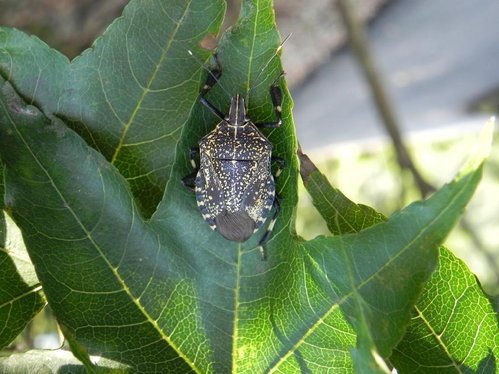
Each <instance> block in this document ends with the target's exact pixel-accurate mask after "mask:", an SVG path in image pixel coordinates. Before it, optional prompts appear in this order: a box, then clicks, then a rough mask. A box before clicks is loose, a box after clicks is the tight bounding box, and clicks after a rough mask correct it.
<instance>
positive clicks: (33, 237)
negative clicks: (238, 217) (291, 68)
mask: <svg viewBox="0 0 499 374" xmlns="http://www.w3.org/2000/svg"><path fill="white" fill-rule="evenodd" d="M222 12H223V4H222V3H221V2H220V1H203V2H202V1H190V2H183V1H169V2H166V1H151V2H141V1H132V2H131V3H130V4H129V6H128V7H127V9H126V11H125V13H124V16H123V17H122V18H121V19H119V20H118V21H116V22H115V23H113V25H111V26H110V27H109V29H108V30H107V32H106V34H105V35H104V36H103V37H102V38H101V39H100V40H98V41H97V42H96V44H95V45H94V47H93V48H92V49H91V50H89V51H87V52H85V53H84V54H83V55H82V56H81V57H79V58H78V59H76V60H75V61H74V62H72V64H71V65H69V66H66V65H64V66H65V67H64V68H61V76H60V79H61V80H62V81H63V82H62V83H57V87H59V86H60V87H62V88H61V91H57V90H53V91H50V90H49V91H50V92H59V95H61V96H60V97H54V98H53V100H55V101H56V102H57V106H56V107H55V109H54V106H53V105H52V104H51V102H52V101H51V100H48V102H47V103H45V102H44V101H43V100H42V99H41V98H38V96H37V91H36V90H35V89H34V88H33V87H34V86H33V85H28V84H24V83H23V82H30V81H32V79H34V77H35V76H36V74H33V76H30V73H29V72H25V73H23V74H25V75H23V74H21V77H22V76H24V77H25V78H26V77H27V78H26V79H24V80H23V79H21V78H20V77H19V74H15V73H9V74H5V73H3V74H2V77H3V79H2V82H1V89H2V96H1V101H0V153H1V157H2V160H3V162H4V163H5V165H6V169H7V176H6V187H7V188H6V205H7V206H8V207H9V209H11V210H12V213H13V216H14V218H15V220H16V222H17V223H18V224H19V226H20V227H21V228H22V229H23V234H24V238H25V241H26V243H27V247H28V250H29V252H30V256H31V258H32V260H33V263H34V264H35V267H36V269H37V273H38V275H39V278H40V281H41V282H42V284H43V287H44V291H45V292H46V294H47V298H48V301H49V303H50V304H51V306H52V308H53V310H54V313H55V314H56V316H57V318H58V320H59V321H60V323H61V324H62V325H63V326H64V328H65V330H67V334H68V335H70V336H71V338H72V339H73V338H74V339H76V340H77V341H78V343H79V344H81V345H82V346H85V347H87V348H88V350H89V351H90V353H95V354H100V355H102V356H103V357H106V358H109V359H111V360H115V361H118V362H120V363H122V364H124V365H127V366H129V367H131V368H132V370H134V371H139V372H142V373H145V372H190V371H196V372H217V373H218V372H230V371H232V372H251V373H254V372H267V371H268V372H277V371H280V372H297V371H300V370H301V371H307V370H312V371H319V370H324V369H328V370H331V371H332V372H340V371H345V372H350V371H351V369H352V367H353V362H352V358H351V349H352V347H354V346H355V344H356V329H359V324H356V323H355V319H356V318H357V317H358V316H359V313H363V314H362V315H363V318H364V319H363V321H364V323H367V324H372V323H375V324H376V325H377V326H378V328H376V329H373V330H372V331H371V332H370V337H371V338H372V341H373V342H374V344H375V345H376V348H377V350H378V351H379V352H380V354H381V355H382V356H383V357H385V358H386V357H388V356H389V354H390V353H391V351H392V349H393V348H394V347H395V345H396V343H397V342H398V341H399V340H400V339H401V338H402V335H403V333H404V331H405V326H406V324H407V323H408V322H409V317H410V312H411V306H412V303H414V302H415V299H416V297H417V296H418V294H419V291H420V290H421V288H422V287H423V282H424V280H426V279H427V278H428V277H429V275H430V273H431V271H432V270H433V268H434V266H435V260H436V247H437V245H438V244H439V243H440V242H441V241H442V240H443V238H444V237H445V234H446V233H447V232H448V231H449V230H450V228H451V227H452V224H453V223H454V222H455V220H456V218H457V216H458V215H459V213H460V211H461V209H462V207H463V206H464V205H465V204H466V202H467V200H468V199H469V197H470V195H471V193H472V191H473V189H474V186H475V185H476V183H477V181H478V179H479V175H480V173H479V171H473V172H470V174H469V175H467V176H465V177H463V178H461V179H460V180H459V181H458V182H456V183H454V184H452V185H450V186H448V187H446V188H445V189H443V190H442V191H441V192H440V193H438V194H436V195H435V197H434V198H432V199H431V200H429V201H428V202H426V203H424V204H416V205H413V206H411V207H409V208H408V209H406V210H404V211H403V212H401V213H400V214H398V215H397V216H396V217H394V218H393V219H391V220H390V221H389V222H387V223H383V224H379V225H376V226H375V227H373V228H372V229H369V230H365V231H363V232H361V233H359V234H356V235H345V236H339V237H335V238H326V237H321V238H317V239H316V240H313V241H310V242H303V241H301V240H300V239H299V238H297V237H296V236H295V234H294V227H293V215H294V209H295V206H296V200H297V187H296V185H297V172H298V162H297V159H296V156H295V154H296V148H297V147H296V138H295V134H294V128H293V124H292V119H291V114H290V113H291V99H290V98H289V95H288V94H287V92H286V90H285V84H284V82H281V87H282V88H283V90H284V93H285V97H284V102H283V113H284V118H283V120H284V123H283V126H282V127H281V128H279V129H275V130H269V131H266V132H265V134H266V135H268V137H269V139H270V140H271V141H272V142H273V144H274V145H275V148H274V153H275V154H276V155H279V156H282V157H284V158H285V159H286V162H287V168H286V169H285V170H284V172H283V173H282V174H281V176H280V177H279V179H278V181H277V190H278V191H279V193H280V194H281V196H282V211H281V214H280V215H279V219H278V222H277V225H276V227H275V229H274V235H273V238H272V240H271V241H270V242H269V245H268V248H267V251H268V257H269V260H268V261H266V262H262V261H260V259H259V254H258V250H257V248H256V243H257V241H258V239H259V235H261V233H259V234H257V235H255V237H253V238H252V239H251V240H249V241H248V242H247V243H244V244H243V245H239V244H235V243H230V242H227V241H226V240H225V239H223V238H222V237H220V236H219V235H218V234H217V233H216V232H213V231H211V229H210V228H209V227H208V225H206V223H205V222H203V220H202V217H201V216H200V214H199V212H198V211H197V208H196V204H195V201H194V197H193V196H192V194H191V193H190V192H189V191H186V190H185V189H183V187H182V186H181V183H180V180H181V178H182V177H183V176H184V175H185V174H187V173H189V172H190V170H189V162H188V161H187V158H186V152H187V149H188V148H189V147H190V146H193V145H195V144H196V142H197V141H198V140H199V138H200V136H202V135H204V134H205V133H206V132H207V131H209V130H210V129H211V128H213V126H214V125H215V123H216V118H214V117H213V115H211V114H210V113H209V112H207V111H205V110H203V109H202V108H201V107H200V106H199V105H197V106H194V103H195V102H196V98H197V90H198V88H199V86H200V85H201V84H202V83H201V74H200V72H201V68H200V67H199V65H197V64H196V62H195V61H194V60H193V59H191V58H190V57H189V55H188V54H187V53H186V51H187V49H189V50H193V52H194V53H195V54H196V55H198V56H201V58H204V57H205V56H206V52H202V51H201V50H200V48H199V47H198V46H197V44H198V43H199V42H200V41H201V39H202V38H203V37H204V36H205V35H206V34H207V33H212V32H214V31H215V30H216V28H217V27H218V25H219V23H220V16H221V14H222ZM279 42H280V37H279V35H278V32H277V30H276V28H275V22H274V15H273V10H272V3H271V1H270V0H252V1H250V0H247V1H244V2H243V6H242V9H241V14H240V19H239V22H238V24H237V25H236V26H235V27H234V28H233V29H231V30H230V31H229V32H227V33H226V34H225V35H224V36H223V38H222V40H221V42H220V45H219V48H218V52H219V58H220V61H221V64H222V67H223V75H222V78H221V80H220V82H219V84H218V85H217V86H216V87H215V88H214V89H213V90H212V92H210V94H209V99H210V100H211V101H212V102H213V103H214V104H215V105H216V106H217V107H219V108H220V109H221V110H222V111H225V110H226V109H227V106H228V102H229V100H230V95H234V94H236V93H240V94H242V95H245V96H246V98H247V104H248V109H249V115H250V116H251V118H252V119H253V120H254V121H261V120H268V119H270V118H271V116H272V115H273V111H272V108H271V104H270V98H269V92H268V88H269V86H270V84H271V83H272V82H273V81H274V80H275V79H276V78H277V77H278V76H279V75H280V73H281V70H282V67H281V65H280V62H279V60H278V58H272V57H273V56H274V55H275V54H276V51H277V48H278V46H279ZM12 58H13V59H14V57H12ZM57 58H59V57H57ZM35 60H36V59H35ZM64 64H66V63H64ZM1 66H2V68H3V67H4V66H5V65H4V64H2V65H1ZM9 66H16V64H11V65H9ZM34 66H36V64H35V65H34ZM34 71H35V72H36V71H37V70H34ZM39 71H40V70H38V72H39ZM30 77H31V78H30ZM28 78H30V79H28ZM35 87H36V86H35ZM16 90H17V92H19V93H21V96H22V98H21V97H19V96H18V95H17V93H16ZM31 103H35V104H37V106H38V107H39V108H41V109H43V112H41V111H39V110H38V109H37V108H36V107H34V106H30V105H29V104H31ZM193 108H194V109H193ZM63 121H64V122H63ZM68 124H69V125H70V127H71V128H73V129H74V130H76V132H75V131H73V130H71V129H69V128H68V127H67V125H68ZM78 134H79V135H78ZM83 139H85V140H83ZM89 145H90V146H91V147H89ZM92 147H93V148H92ZM163 192H164V194H163V197H162V199H160V198H158V196H159V195H160V193H163ZM159 200H161V201H160V204H159V206H158V207H157V209H156V210H155V213H154V214H153V215H152V217H151V219H150V220H146V219H147V217H149V214H150V213H151V212H152V211H154V209H155V208H156V203H157V202H158V201H159ZM415 222H416V223H415ZM408 275H411V276H408ZM361 302H362V303H361ZM345 316H346V317H345Z"/></svg>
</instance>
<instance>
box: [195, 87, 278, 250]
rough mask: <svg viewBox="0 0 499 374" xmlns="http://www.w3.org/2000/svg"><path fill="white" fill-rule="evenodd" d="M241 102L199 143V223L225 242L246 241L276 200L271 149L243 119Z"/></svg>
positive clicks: (235, 100) (233, 101)
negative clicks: (209, 228) (226, 240)
mask: <svg viewBox="0 0 499 374" xmlns="http://www.w3.org/2000/svg"><path fill="white" fill-rule="evenodd" d="M245 113H246V110H245V107H244V99H243V98H242V97H241V96H239V95H237V96H235V97H233V98H232V99H231V105H230V109H229V115H228V116H227V117H226V118H225V119H224V120H222V121H221V122H220V123H219V124H218V125H217V126H216V127H215V129H214V130H213V131H211V132H210V133H209V134H208V135H206V136H205V137H204V138H203V139H201V141H200V142H199V153H200V165H199V171H198V173H197V176H196V180H195V187H196V188H195V191H196V199H197V203H198V206H199V209H200V211H201V213H202V215H203V218H204V219H205V220H206V221H207V222H208V223H209V224H210V226H211V227H212V228H213V229H214V230H216V231H218V232H219V233H220V234H221V235H222V236H223V237H225V238H226V239H228V240H232V241H236V242H244V241H246V240H247V239H248V238H249V237H250V236H251V235H252V234H253V232H255V231H256V230H257V229H258V228H260V227H261V226H262V224H263V222H264V221H265V219H266V218H267V216H268V214H269V212H270V210H271V208H272V205H273V203H274V199H275V183H274V178H273V176H272V172H271V155H272V144H271V143H270V142H269V141H268V140H267V139H266V138H265V136H264V135H263V134H262V133H261V132H260V131H259V130H258V128H257V127H256V126H255V125H254V124H253V123H252V122H251V121H250V120H249V119H248V118H246V114H245Z"/></svg>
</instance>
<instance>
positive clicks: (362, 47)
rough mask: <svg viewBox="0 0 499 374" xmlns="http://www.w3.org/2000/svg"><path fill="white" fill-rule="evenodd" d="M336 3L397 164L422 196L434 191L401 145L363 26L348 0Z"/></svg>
mask: <svg viewBox="0 0 499 374" xmlns="http://www.w3.org/2000/svg"><path fill="white" fill-rule="evenodd" d="M337 4H338V7H339V10H340V14H341V17H342V19H343V23H344V24H345V27H346V29H347V33H348V40H349V43H350V45H351V47H352V50H353V52H354V55H355V57H356V59H357V62H358V63H359V65H360V67H361V70H362V73H363V74H364V76H365V78H366V80H367V82H368V84H369V88H370V90H371V94H372V97H373V99H374V101H375V103H376V109H377V111H378V113H379V115H380V116H381V118H382V120H383V121H382V122H383V125H384V127H385V129H386V131H387V132H388V134H389V136H390V138H391V140H392V143H393V146H394V148H395V153H396V155H397V161H398V164H399V165H400V167H401V168H402V169H406V170H408V171H409V172H410V173H411V174H412V176H413V177H414V181H415V182H416V185H417V187H418V189H419V191H420V193H421V196H423V197H426V196H428V195H429V194H430V193H432V192H434V191H435V188H434V187H433V186H432V185H431V184H429V183H428V182H426V181H425V179H424V178H423V176H422V175H421V174H420V173H419V171H418V169H417V168H416V166H415V165H414V163H413V162H412V159H411V156H410V155H409V152H408V151H407V148H406V147H405V145H404V142H403V140H402V136H401V134H400V130H399V129H400V126H399V124H398V120H397V119H396V116H395V112H394V110H393V108H392V105H391V103H390V100H389V98H388V95H387V94H386V90H385V89H384V87H383V84H382V82H381V78H380V75H379V73H378V72H377V70H376V67H375V64H374V61H373V58H372V55H371V52H370V50H369V45H368V43H367V41H366V36H365V32H364V28H363V26H362V25H361V23H360V22H359V21H358V19H357V18H356V16H355V13H354V10H353V8H352V5H351V3H350V0H338V1H337Z"/></svg>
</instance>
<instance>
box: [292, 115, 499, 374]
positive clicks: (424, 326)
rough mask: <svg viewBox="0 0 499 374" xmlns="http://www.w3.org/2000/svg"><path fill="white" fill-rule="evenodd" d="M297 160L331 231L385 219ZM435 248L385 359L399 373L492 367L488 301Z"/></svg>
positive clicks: (493, 331)
mask: <svg viewBox="0 0 499 374" xmlns="http://www.w3.org/2000/svg"><path fill="white" fill-rule="evenodd" d="M492 130H493V124H492V123H490V124H489V125H488V127H487V128H486V129H485V130H484V131H483V134H482V139H481V140H480V141H479V142H477V146H476V149H475V150H474V152H472V157H470V159H469V161H468V163H467V164H466V165H465V166H464V167H463V168H462V173H463V174H465V173H466V172H467V173H470V172H472V170H474V169H480V168H481V164H482V163H483V159H484V157H486V155H487V152H488V150H489V148H490V139H491V137H492ZM300 161H301V172H302V177H303V180H304V182H305V186H306V188H307V190H308V191H309V193H310V195H311V196H312V198H313V202H314V205H315V206H316V208H317V210H318V211H319V213H321V215H322V217H323V218H324V219H325V221H326V223H327V225H328V228H329V229H330V230H331V232H332V233H334V234H341V233H346V232H352V233H354V232H358V231H360V230H363V229H365V228H367V227H370V226H372V225H374V224H376V223H379V222H382V221H384V220H386V218H385V217H383V216H382V215H381V214H379V213H377V212H376V211H375V210H374V209H372V208H369V207H366V206H362V205H357V204H354V203H353V202H352V201H350V200H349V199H348V198H346V197H345V196H344V195H343V194H342V193H341V192H340V191H338V190H337V189H335V188H333V187H332V186H331V185H330V184H329V182H328V181H327V178H326V177H325V176H324V175H323V174H321V173H320V172H319V171H318V170H317V169H316V168H315V165H313V164H312V162H311V161H310V160H309V159H308V157H307V156H305V155H303V154H300ZM439 253H440V257H439V264H438V268H437V269H436V271H435V272H434V273H433V274H432V276H431V278H430V280H429V281H428V283H427V284H426V285H425V287H424V289H423V292H422V294H421V296H420V297H419V299H418V301H417V304H416V305H415V308H414V310H413V312H412V314H413V318H412V319H411V321H410V324H409V325H408V326H407V333H406V334H405V335H404V337H403V340H402V341H401V342H400V343H399V345H398V346H397V348H396V349H395V350H394V353H393V355H392V356H391V357H390V361H391V362H392V364H394V365H395V367H396V368H397V370H398V372H399V373H413V372H417V371H418V370H422V371H423V372H425V373H430V372H447V371H448V372H460V371H463V370H467V369H473V370H478V372H484V373H488V372H491V373H492V372H495V367H496V364H495V362H496V360H497V359H496V357H497V356H498V355H499V348H498V341H499V329H498V325H497V318H496V314H495V313H494V310H493V307H492V305H491V303H490V301H489V300H488V298H487V296H486V295H485V294H484V293H483V291H482V289H481V287H480V285H479V284H478V283H477V281H476V279H475V278H474V276H473V274H471V272H470V271H469V269H468V268H467V267H466V266H465V265H464V264H463V263H462V262H461V261H460V260H458V259H457V258H455V256H454V255H452V253H451V252H450V251H448V250H447V249H446V248H443V247H441V248H440V249H439ZM463 332H465V333H464V334H463ZM360 343H361V344H367V343H368V342H367V343H366V342H365V341H364V342H363V341H361V342H360ZM480 370H481V371H480Z"/></svg>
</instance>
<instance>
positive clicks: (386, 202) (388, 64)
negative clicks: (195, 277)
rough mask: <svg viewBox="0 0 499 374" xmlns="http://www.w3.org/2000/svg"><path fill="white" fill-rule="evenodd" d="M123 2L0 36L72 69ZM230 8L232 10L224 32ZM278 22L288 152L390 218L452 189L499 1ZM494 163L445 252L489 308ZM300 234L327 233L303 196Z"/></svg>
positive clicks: (493, 47)
mask: <svg viewBox="0 0 499 374" xmlns="http://www.w3.org/2000/svg"><path fill="white" fill-rule="evenodd" d="M127 2H128V1H126V0H108V1H99V0H38V1H29V0H0V25H3V26H10V27H16V28H19V29H22V30H24V31H26V32H28V33H30V34H34V35H37V36H38V37H39V38H41V39H42V40H44V41H45V42H46V43H48V44H49V45H50V46H52V47H54V48H56V49H58V50H60V51H61V52H62V53H64V54H66V55H67V56H68V57H70V58H72V57H74V56H76V55H78V54H79V53H80V52H81V51H82V50H83V49H85V48H87V47H89V46H90V45H91V44H92V42H93V40H94V39H95V38H96V37H97V36H98V35H100V34H101V33H102V32H103V31H104V30H105V28H106V27H107V26H108V25H109V23H110V22H111V21H112V20H113V19H114V18H116V17H118V16H119V15H120V14H121V11H122V9H123V7H124V6H125V5H126V3H127ZM238 7H239V1H237V0H232V1H231V0H229V1H228V12H227V17H226V21H225V27H228V26H229V25H230V24H232V23H233V22H234V21H235V20H236V18H237V15H238ZM275 9H276V17H277V21H278V24H279V27H280V30H281V34H282V36H283V38H284V37H285V36H287V35H289V34H291V33H292V36H291V37H290V38H289V40H288V41H287V42H286V44H285V45H284V48H283V63H284V68H285V70H286V73H287V75H286V79H287V81H288V84H289V86H290V88H291V92H292V96H293V99H294V102H295V106H294V118H295V123H296V127H297V133H298V139H299V141H300V143H301V146H302V148H303V150H304V152H305V153H307V154H309V156H310V157H311V159H312V160H313V161H314V162H315V163H316V164H317V166H318V167H319V169H320V170H321V171H322V172H323V173H324V174H326V175H327V177H328V178H329V180H330V182H331V183H332V184H333V186H335V187H337V188H339V189H340V190H341V191H342V192H343V193H344V194H346V195H347V196H348V197H349V198H350V199H352V200H353V201H355V202H357V203H363V204H366V205H369V206H372V207H374V208H375V209H377V210H378V211H380V212H382V213H384V214H385V215H391V214H392V213H393V212H394V211H396V210H398V209H400V208H402V207H403V206H405V205H407V204H409V203H410V202H411V201H414V200H417V199H420V198H421V197H424V196H427V195H428V194H429V193H431V191H432V190H433V188H438V187H440V186H442V185H443V184H444V183H446V182H448V181H449V180H451V179H452V178H453V176H454V174H455V173H456V171H457V170H458V168H459V166H460V165H461V164H462V162H463V160H464V158H465V156H466V155H467V154H468V152H469V150H470V148H471V144H472V143H473V141H474V139H476V137H477V136H478V132H479V131H480V129H481V128H482V127H483V125H484V124H485V123H486V121H487V119H488V118H490V116H492V115H495V114H496V113H498V111H499V22H498V20H499V1H497V0H474V1H468V0H418V1H413V0H412V1H411V0H314V1H306V0H276V1H275ZM496 138H497V136H496ZM498 149H499V146H498V141H495V143H494V146H493V151H492V155H491V157H490V159H489V161H488V163H487V165H486V168H485V172H484V179H483V181H482V183H481V185H480V187H479V190H478V191H477V193H476V194H475V197H474V198H473V200H472V202H471V204H470V206H469V208H468V209H467V212H466V214H465V217H464V219H463V220H462V221H461V223H460V225H459V226H458V227H457V228H456V229H455V230H454V232H453V233H452V235H451V236H450V237H449V238H448V240H447V243H446V245H447V247H448V248H449V249H451V250H452V251H453V252H454V253H455V254H456V255H457V256H458V257H460V258H461V259H463V260H464V261H465V262H466V263H467V264H468V266H469V267H470V269H471V270H472V271H473V272H474V273H475V274H477V277H478V279H479V281H480V282H481V283H482V285H483V287H484V289H485V291H486V292H488V293H489V295H491V296H492V297H496V299H497V295H498V294H499V198H498V195H499V151H498ZM297 230H298V233H299V234H300V235H301V236H303V237H305V238H313V237H315V236H316V235H319V234H326V233H327V229H326V227H325V225H324V224H323V223H322V219H321V218H320V217H319V216H318V214H317V213H316V211H315V209H314V208H313V206H312V204H311V202H310V200H309V198H308V196H307V194H306V192H305V190H304V188H303V186H300V203H299V211H298V222H297ZM49 314H50V311H45V312H44V315H43V316H41V317H37V320H36V321H35V322H34V323H32V326H31V327H30V329H31V331H27V332H26V334H25V336H24V337H21V338H20V339H19V340H18V341H17V342H16V343H15V344H17V345H18V347H17V348H22V347H19V345H21V346H22V345H29V346H35V347H39V348H41V347H57V346H58V344H59V340H58V337H57V335H55V334H54V333H51V332H50V331H54V326H55V324H54V322H53V321H51V320H50V319H49V318H46V317H47V315H49ZM44 332H46V334H45V335H44ZM33 336H36V337H37V338H36V339H39V341H38V342H37V341H34V338H33ZM39 337H42V338H41V339H40V338H39Z"/></svg>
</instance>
